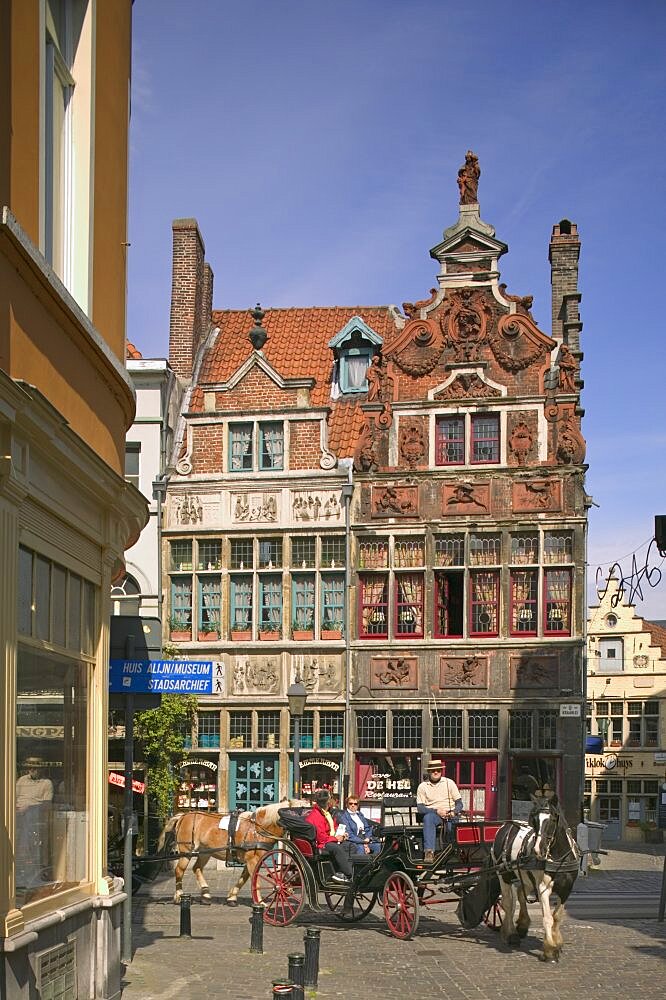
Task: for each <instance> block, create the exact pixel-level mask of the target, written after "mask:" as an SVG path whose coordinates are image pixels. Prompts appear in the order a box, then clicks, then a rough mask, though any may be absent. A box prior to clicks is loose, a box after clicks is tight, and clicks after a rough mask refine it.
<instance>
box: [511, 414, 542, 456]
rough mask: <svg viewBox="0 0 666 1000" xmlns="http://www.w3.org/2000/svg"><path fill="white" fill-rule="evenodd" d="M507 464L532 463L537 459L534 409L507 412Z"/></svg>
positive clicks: (537, 440)
mask: <svg viewBox="0 0 666 1000" xmlns="http://www.w3.org/2000/svg"><path fill="white" fill-rule="evenodd" d="M507 442H508V445H509V448H508V455H507V457H508V460H509V461H508V464H509V465H532V464H534V462H536V460H537V456H538V445H539V434H538V425H537V415H536V413H535V412H534V411H529V410H525V411H521V410H519V411H517V412H515V413H509V415H508V419H507Z"/></svg>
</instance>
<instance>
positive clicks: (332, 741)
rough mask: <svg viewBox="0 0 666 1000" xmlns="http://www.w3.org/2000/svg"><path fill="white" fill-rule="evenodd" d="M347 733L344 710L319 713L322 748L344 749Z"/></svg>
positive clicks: (320, 743) (320, 745)
mask: <svg viewBox="0 0 666 1000" xmlns="http://www.w3.org/2000/svg"><path fill="white" fill-rule="evenodd" d="M344 735H345V716H344V712H321V713H320V715H319V747H320V749H321V750H342V748H343V745H344Z"/></svg>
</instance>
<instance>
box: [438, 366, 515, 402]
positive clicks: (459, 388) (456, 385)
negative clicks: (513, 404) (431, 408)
mask: <svg viewBox="0 0 666 1000" xmlns="http://www.w3.org/2000/svg"><path fill="white" fill-rule="evenodd" d="M501 395H502V393H501V391H500V390H499V389H495V387H494V386H492V385H488V384H487V383H486V382H484V381H483V379H482V378H480V377H479V375H478V374H477V372H471V373H468V374H462V375H458V376H457V377H456V378H455V379H454V380H453V382H451V383H449V385H447V386H446V387H445V388H444V389H442V390H441V392H438V393H436V394H435V397H434V398H435V399H496V398H497V397H498V396H501Z"/></svg>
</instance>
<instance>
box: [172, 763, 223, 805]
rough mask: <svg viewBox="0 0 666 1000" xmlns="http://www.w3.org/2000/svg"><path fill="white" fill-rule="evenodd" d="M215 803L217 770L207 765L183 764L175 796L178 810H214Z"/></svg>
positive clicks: (214, 766)
mask: <svg viewBox="0 0 666 1000" xmlns="http://www.w3.org/2000/svg"><path fill="white" fill-rule="evenodd" d="M216 801H217V768H216V765H215V764H213V763H211V764H209V765H206V764H203V763H200V764H184V765H183V767H181V769H180V784H179V786H178V795H177V796H176V806H177V808H178V809H200V810H202V809H206V810H209V811H210V810H213V809H215V806H216Z"/></svg>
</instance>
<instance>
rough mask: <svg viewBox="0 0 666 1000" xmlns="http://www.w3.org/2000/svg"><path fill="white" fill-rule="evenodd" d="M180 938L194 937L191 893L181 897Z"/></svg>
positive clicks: (185, 893)
mask: <svg viewBox="0 0 666 1000" xmlns="http://www.w3.org/2000/svg"><path fill="white" fill-rule="evenodd" d="M180 936H181V937H192V897H191V896H190V894H189V892H184V893H183V895H182V896H181V897H180Z"/></svg>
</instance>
